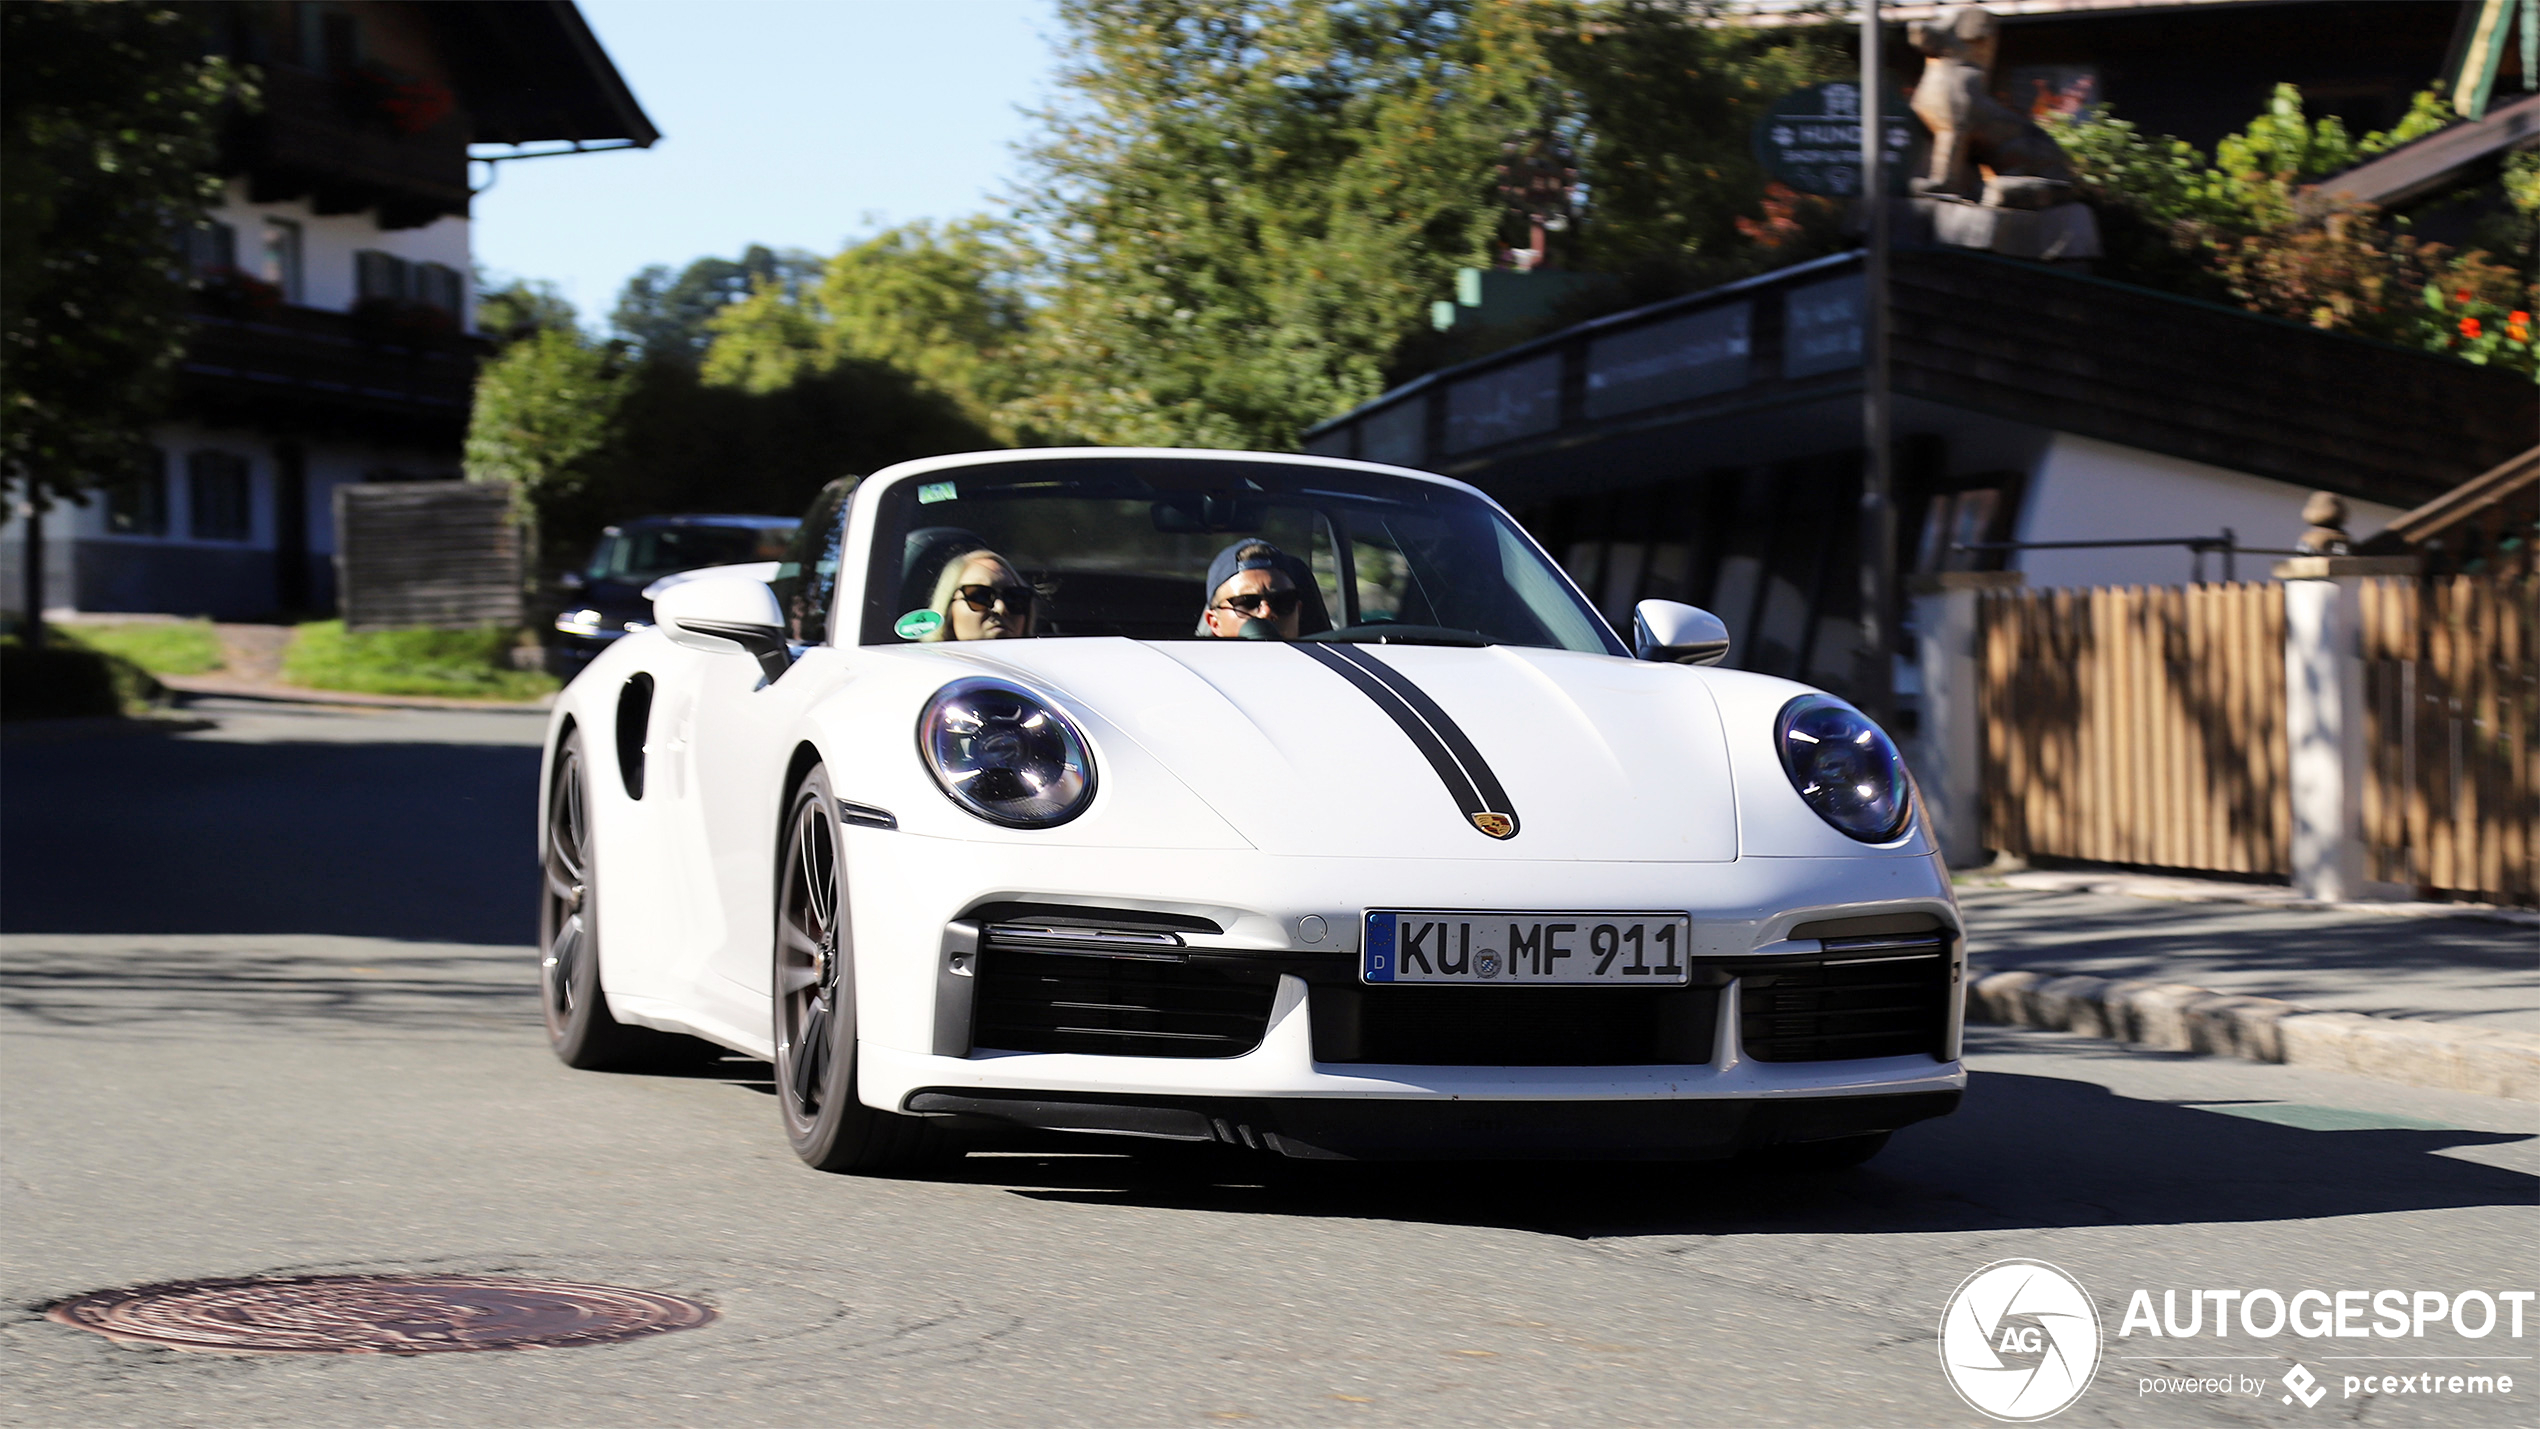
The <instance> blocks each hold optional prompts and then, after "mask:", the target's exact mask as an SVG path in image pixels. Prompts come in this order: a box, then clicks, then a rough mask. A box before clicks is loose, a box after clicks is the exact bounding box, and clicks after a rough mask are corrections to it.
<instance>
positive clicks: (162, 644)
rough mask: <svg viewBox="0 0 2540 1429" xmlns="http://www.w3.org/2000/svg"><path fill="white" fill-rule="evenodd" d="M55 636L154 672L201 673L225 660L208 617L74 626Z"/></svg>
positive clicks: (65, 641)
mask: <svg viewBox="0 0 2540 1429" xmlns="http://www.w3.org/2000/svg"><path fill="white" fill-rule="evenodd" d="M53 635H54V638H55V639H57V640H60V641H63V642H64V643H70V642H77V643H78V644H81V645H85V646H87V647H88V648H89V649H91V650H100V651H103V652H105V653H106V654H109V655H113V656H116V657H117V658H119V659H124V660H129V661H131V662H132V663H133V664H136V665H138V666H140V667H141V668H142V669H144V670H147V671H149V672H150V673H151V674H153V675H200V674H202V673H203V672H205V671H207V670H217V669H219V668H220V667H221V665H222V664H223V663H224V662H223V659H222V655H221V647H220V635H219V634H218V633H217V632H215V631H214V630H213V629H212V623H211V622H210V621H208V620H151V621H140V622H136V623H134V624H131V625H75V626H72V627H70V628H68V629H56V630H55V631H54V632H53Z"/></svg>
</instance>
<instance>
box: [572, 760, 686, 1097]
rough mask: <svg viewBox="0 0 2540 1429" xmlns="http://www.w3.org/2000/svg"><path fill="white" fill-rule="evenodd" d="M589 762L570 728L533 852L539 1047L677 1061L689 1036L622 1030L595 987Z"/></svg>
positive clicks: (644, 1063) (583, 1057)
mask: <svg viewBox="0 0 2540 1429" xmlns="http://www.w3.org/2000/svg"><path fill="white" fill-rule="evenodd" d="M590 768H591V766H590V762H589V761H588V760H587V759H585V758H584V757H583V754H582V734H581V731H579V730H576V731H574V732H573V733H571V734H568V735H566V736H565V737H564V743H563V744H562V745H559V746H558V747H557V749H556V759H555V774H554V778H553V782H552V783H550V784H549V786H548V792H547V827H546V833H545V837H544V839H543V840H542V841H541V843H542V847H541V848H540V850H539V859H540V863H541V864H542V865H543V867H542V869H541V872H542V875H543V876H542V877H541V879H540V887H539V894H538V947H539V969H538V1005H539V1010H540V1011H541V1012H543V1013H544V1014H545V1015H546V1022H547V1045H548V1046H550V1047H552V1048H554V1049H555V1054H556V1057H557V1059H558V1060H560V1061H562V1062H563V1063H564V1064H565V1065H566V1066H568V1067H573V1068H576V1069H577V1070H581V1071H586V1072H595V1071H610V1070H618V1071H623V1070H630V1069H634V1068H638V1067H649V1066H654V1065H658V1064H664V1063H668V1062H672V1061H676V1060H679V1059H680V1056H681V1054H683V1053H685V1052H687V1051H689V1050H690V1048H691V1046H692V1045H693V1044H692V1043H691V1039H688V1038H685V1037H673V1036H671V1035H669V1034H667V1033H661V1032H655V1031H652V1030H651V1029H650V1028H644V1027H629V1026H627V1025H625V1024H624V1023H622V1022H619V1021H618V1020H617V1019H616V1018H615V1017H612V1016H610V1015H609V1004H608V997H607V995H606V994H605V993H603V992H602V991H601V990H600V915H599V900H598V897H597V892H598V888H599V885H598V883H597V882H596V881H595V874H596V873H597V869H596V868H595V867H594V861H593V859H592V857H591V852H592V839H591V818H590V812H591V782H590Z"/></svg>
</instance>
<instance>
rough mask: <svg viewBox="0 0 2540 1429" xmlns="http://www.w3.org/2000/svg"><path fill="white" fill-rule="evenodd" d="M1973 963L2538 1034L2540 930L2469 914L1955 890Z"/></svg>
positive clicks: (2000, 969)
mask: <svg viewBox="0 0 2540 1429" xmlns="http://www.w3.org/2000/svg"><path fill="white" fill-rule="evenodd" d="M1958 903H1959V906H1960V907H1961V908H1963V909H1964V910H1965V911H1966V915H1967V928H1968V960H1969V961H1970V962H1973V963H1975V964H1976V965H1977V966H1979V967H1981V968H1984V969H1985V970H1986V971H1988V972H2007V971H2010V970H2013V969H2021V968H2025V969H2032V970H2051V971H2053V972H2056V973H2059V974H2070V973H2082V974H2086V975H2088V976H2091V977H2100V978H2112V979H2139V980H2143V981H2148V982H2156V983H2191V984H2193V985H2195V986H2197V987H2203V988H2210V989H2212V990H2213V991H2215V992H2224V993H2235V994H2240V995H2244V996H2254V997H2275V998H2282V999H2284V1000H2286V1001H2288V1002H2298V1003H2301V1004H2302V1005H2304V1006H2306V1007H2313V1008H2318V1009H2320V1010H2322V1011H2327V1012H2360V1013H2364V1014H2366V1015H2369V1016H2374V1017H2406V1018H2422V1019H2427V1020H2432V1021H2440V1022H2456V1023H2465V1024H2469V1025H2473V1026H2479V1027H2488V1028H2495V1029H2499V1030H2514V1031H2522V1032H2534V1033H2540V930H2534V929H2532V928H2527V927H2521V926H2517V925H2515V924H2512V923H2503V922H2492V921H2487V920H2484V919H2476V918H2437V917H2421V918H2394V917H2391V916H2389V915H2387V914H2381V913H2373V912H2364V911H2359V910H2358V911H2350V910H2347V909H2344V908H2310V909H2303V908H2269V907H2263V906H2255V905H2251V904H2246V903H2237V902H2211V903H2185V902H2175V901H2168V900H2165V899H2164V900H2156V899H2151V898H2128V897H2121V896H2112V895H2108V894H2103V893H2058V892H2040V891H2032V890H2025V889H2016V888H1984V887H1973V888H1968V887H1962V888H1960V889H1959V890H1958Z"/></svg>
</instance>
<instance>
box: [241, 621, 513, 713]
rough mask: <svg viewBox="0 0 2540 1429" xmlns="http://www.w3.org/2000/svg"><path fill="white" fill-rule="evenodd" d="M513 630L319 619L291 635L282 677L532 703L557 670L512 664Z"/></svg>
mask: <svg viewBox="0 0 2540 1429" xmlns="http://www.w3.org/2000/svg"><path fill="white" fill-rule="evenodd" d="M514 639H515V637H514V635H513V632H512V631H511V630H510V629H509V628H508V627H503V626H480V627H478V628H476V629H474V630H371V631H362V632H359V633H355V632H350V631H347V630H345V628H344V622H343V621H340V620H317V621H311V622H310V623H308V624H306V625H303V626H301V627H300V628H299V629H298V630H296V631H294V632H293V633H292V637H291V648H290V649H289V650H287V651H285V652H283V656H282V678H283V679H284V680H285V681H286V682H288V683H290V684H294V685H298V686H301V687H302V688H304V689H311V690H352V691H355V692H357V693H360V694H366V695H446V696H455V697H457V698H459V699H474V700H534V699H536V698H538V697H539V696H540V695H544V694H548V693H550V692H552V691H553V690H554V689H555V688H556V683H557V682H556V679H555V677H554V676H552V675H546V674H542V673H540V672H538V671H535V670H515V669H513V668H511V650H512V645H513V643H514Z"/></svg>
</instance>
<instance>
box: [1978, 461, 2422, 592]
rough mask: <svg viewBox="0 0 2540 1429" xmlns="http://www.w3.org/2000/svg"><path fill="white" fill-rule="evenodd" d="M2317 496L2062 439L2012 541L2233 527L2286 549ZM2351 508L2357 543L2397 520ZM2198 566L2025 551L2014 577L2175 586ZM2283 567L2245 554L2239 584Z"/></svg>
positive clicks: (2209, 575) (2367, 506)
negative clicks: (2018, 574)
mask: <svg viewBox="0 0 2540 1429" xmlns="http://www.w3.org/2000/svg"><path fill="white" fill-rule="evenodd" d="M2313 489H2314V488H2311V487H2308V486H2299V485H2295V484H2294V483H2291V482H2284V481H2273V480H2270V479H2268V478H2266V477H2262V476H2250V475H2248V474H2246V473H2244V472H2237V471H2230V470H2227V469H2225V468H2223V467H2218V466H2207V465H2205V464H2204V463H2202V462H2193V461H2187V460H2184V459H2183V458H2179V457H2171V456H2161V455H2158V454H2156V453H2153V452H2147V451H2141V450H2138V449H2136V448H2133V447H2123V446H2118V445H2116V444H2115V443H2113V442H2103V441H2098V440H2095V439H2093V438H2090V437H2077V436H2073V435H2071V434H2069V433H2064V432H2058V433H2056V434H2055V437H2054V439H2053V441H2052V442H2050V443H2049V444H2048V446H2047V449H2046V453H2045V455H2044V456H2043V457H2042V458H2041V459H2040V460H2039V462H2038V464H2037V466H2036V468H2035V470H2034V472H2033V474H2032V475H2031V476H2030V478H2029V486H2028V494H2027V496H2026V498H2025V499H2023V500H2022V501H2021V503H2020V523H2019V533H2018V535H2017V536H2016V537H2015V538H2014V539H2016V540H2021V541H2096V540H2127V539H2143V538H2150V537H2162V536H2218V535H2220V534H2222V531H2223V529H2224V528H2225V527H2229V528H2230V529H2231V531H2232V533H2233V534H2234V535H2235V536H2237V537H2238V538H2239V540H2240V542H2241V544H2243V545H2249V546H2269V547H2275V548H2278V549H2283V548H2288V547H2290V546H2292V545H2293V543H2294V542H2296V541H2298V540H2300V539H2301V536H2302V532H2303V531H2304V530H2306V529H2308V528H2307V526H2305V524H2304V523H2303V521H2302V503H2303V502H2304V501H2306V500H2308V499H2309V497H2310V494H2311V492H2312V490H2313ZM2346 510H2347V519H2346V529H2347V530H2348V531H2349V532H2351V533H2353V534H2354V535H2355V536H2356V537H2357V538H2359V539H2360V538H2362V537H2364V536H2369V535H2371V534H2372V533H2373V532H2375V531H2378V530H2380V529H2381V528H2382V527H2384V526H2387V525H2389V524H2390V521H2391V519H2392V518H2393V517H2396V516H2398V515H2399V514H2400V511H2399V508H2397V507H2395V506H2382V505H2377V504H2375V503H2373V502H2369V501H2357V500H2355V499H2354V498H2352V497H2349V498H2347V501H2346ZM2193 559H2194V558H2193V556H2192V555H2191V554H2190V553H2189V551H2188V550H2187V548H2186V547H2184V546H2133V547H2125V546H2120V547H2115V548H2112V549H2100V550H2075V551H2019V552H2015V553H2014V555H2013V561H2012V569H2014V570H2018V571H2020V572H2023V573H2024V574H2026V575H2027V576H2028V581H2029V584H2030V585H2032V586H2090V585H2178V584H2180V583H2183V582H2184V581H2186V580H2187V578H2188V575H2189V574H2190V572H2191V571H2192V569H2193V564H2192V563H2193ZM2278 559H2281V558H2280V557H2275V556H2242V557H2241V558H2240V562H2239V571H2238V575H2239V578H2240V579H2242V580H2265V579H2267V578H2268V568H2269V567H2270V566H2271V565H2272V564H2273V563H2274V562H2275V561H2276V560H2278ZM2205 579H2207V580H2220V579H2222V558H2221V556H2220V555H2218V554H2217V555H2209V556H2207V557H2206V558H2205Z"/></svg>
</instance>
